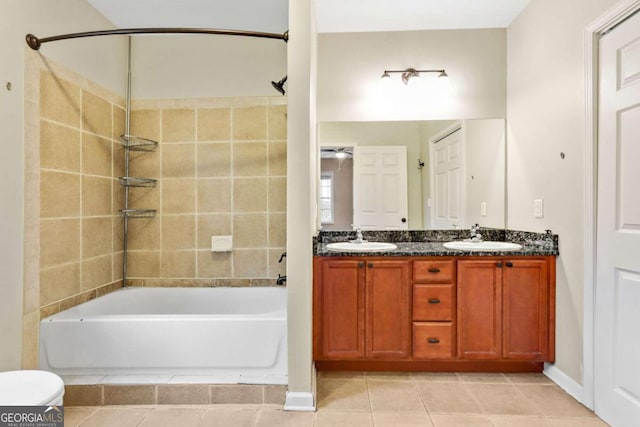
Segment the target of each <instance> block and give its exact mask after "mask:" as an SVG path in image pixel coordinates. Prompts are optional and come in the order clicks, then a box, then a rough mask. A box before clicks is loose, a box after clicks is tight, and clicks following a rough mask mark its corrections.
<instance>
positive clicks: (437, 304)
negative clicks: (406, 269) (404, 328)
mask: <svg viewBox="0 0 640 427" xmlns="http://www.w3.org/2000/svg"><path fill="white" fill-rule="evenodd" d="M454 292H455V288H454V286H453V285H417V284H416V285H413V320H430V321H445V320H448V321H452V320H453V310H454V307H455V304H454Z"/></svg>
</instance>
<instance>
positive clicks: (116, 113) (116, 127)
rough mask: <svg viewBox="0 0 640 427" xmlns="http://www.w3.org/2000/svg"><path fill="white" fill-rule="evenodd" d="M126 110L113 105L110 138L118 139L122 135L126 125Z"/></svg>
mask: <svg viewBox="0 0 640 427" xmlns="http://www.w3.org/2000/svg"><path fill="white" fill-rule="evenodd" d="M126 114H127V113H126V111H125V110H124V109H123V108H120V107H118V106H117V105H113V119H112V120H113V122H112V123H113V128H112V133H111V139H113V140H114V141H118V142H119V141H120V135H124V132H125V130H126V129H125V125H126Z"/></svg>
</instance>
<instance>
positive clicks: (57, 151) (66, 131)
mask: <svg viewBox="0 0 640 427" xmlns="http://www.w3.org/2000/svg"><path fill="white" fill-rule="evenodd" d="M40 167H41V168H43V169H56V170H61V171H69V172H80V131H79V130H76V129H71V128H68V127H64V126H60V125H58V124H55V123H52V122H48V121H46V120H40Z"/></svg>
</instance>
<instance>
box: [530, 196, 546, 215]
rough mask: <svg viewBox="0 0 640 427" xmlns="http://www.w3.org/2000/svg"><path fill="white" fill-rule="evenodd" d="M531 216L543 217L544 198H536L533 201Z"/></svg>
mask: <svg viewBox="0 0 640 427" xmlns="http://www.w3.org/2000/svg"><path fill="white" fill-rule="evenodd" d="M533 216H534V217H535V218H544V200H542V199H536V200H534V201H533Z"/></svg>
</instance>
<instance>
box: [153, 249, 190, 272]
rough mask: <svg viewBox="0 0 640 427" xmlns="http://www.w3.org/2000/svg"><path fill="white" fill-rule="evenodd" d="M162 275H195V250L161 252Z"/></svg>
mask: <svg viewBox="0 0 640 427" xmlns="http://www.w3.org/2000/svg"><path fill="white" fill-rule="evenodd" d="M160 274H161V275H162V277H195V275H196V251H172V252H162V262H161V264H160Z"/></svg>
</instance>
